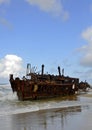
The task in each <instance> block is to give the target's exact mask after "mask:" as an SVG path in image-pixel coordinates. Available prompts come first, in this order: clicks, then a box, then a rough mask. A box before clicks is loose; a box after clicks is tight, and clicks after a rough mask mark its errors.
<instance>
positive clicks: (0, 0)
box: [0, 0, 10, 5]
mask: <svg viewBox="0 0 92 130" xmlns="http://www.w3.org/2000/svg"><path fill="white" fill-rule="evenodd" d="M9 2H10V0H0V5H1V4H7V3H9Z"/></svg>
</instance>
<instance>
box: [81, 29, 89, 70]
mask: <svg viewBox="0 0 92 130" xmlns="http://www.w3.org/2000/svg"><path fill="white" fill-rule="evenodd" d="M82 38H83V39H84V40H86V42H87V44H86V45H84V46H82V47H81V48H79V51H80V53H81V54H82V57H81V59H80V64H81V65H82V66H86V67H92V27H89V28H87V29H86V30H85V31H83V32H82Z"/></svg>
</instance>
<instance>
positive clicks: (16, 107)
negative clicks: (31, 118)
mask: <svg viewBox="0 0 92 130" xmlns="http://www.w3.org/2000/svg"><path fill="white" fill-rule="evenodd" d="M89 93H92V92H91V91H90V92H89ZM91 104H92V99H91V98H90V99H89V98H86V97H83V96H82V97H81V96H80V95H77V96H71V97H63V98H62V97H58V98H50V99H41V100H31V101H19V100H18V98H17V95H16V93H13V92H12V90H11V87H10V85H0V116H4V115H12V114H20V113H26V112H35V111H40V110H46V109H55V108H69V107H73V106H81V107H83V108H84V107H85V108H86V107H87V106H88V105H91Z"/></svg>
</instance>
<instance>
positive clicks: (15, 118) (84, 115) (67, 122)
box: [0, 94, 92, 130]
mask: <svg viewBox="0 0 92 130" xmlns="http://www.w3.org/2000/svg"><path fill="white" fill-rule="evenodd" d="M91 96H92V95H87V94H84V95H82V96H81V97H82V98H83V100H86V98H87V101H90V102H91V101H92V99H91ZM89 97H90V98H89ZM0 130H92V105H91V104H89V105H88V104H87V105H86V106H74V107H68V108H59V109H50V110H42V111H38V112H30V113H23V114H14V115H7V116H0Z"/></svg>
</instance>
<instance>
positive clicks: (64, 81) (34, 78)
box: [9, 64, 89, 101]
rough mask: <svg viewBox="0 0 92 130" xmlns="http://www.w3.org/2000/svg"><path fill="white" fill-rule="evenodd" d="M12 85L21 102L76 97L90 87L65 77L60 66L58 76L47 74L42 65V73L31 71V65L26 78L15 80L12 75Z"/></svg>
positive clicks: (77, 80)
mask: <svg viewBox="0 0 92 130" xmlns="http://www.w3.org/2000/svg"><path fill="white" fill-rule="evenodd" d="M9 81H10V85H11V88H12V91H13V92H16V93H17V96H18V99H19V100H22V101H23V100H31V99H40V98H48V97H55V96H65V95H74V94H76V93H77V92H78V90H79V89H86V88H87V87H89V84H88V83H86V82H85V83H84V82H81V83H80V82H79V78H74V77H69V76H64V69H62V74H61V69H60V66H58V75H52V74H45V73H44V65H42V69H41V73H40V74H39V73H36V72H33V71H32V70H31V65H30V64H27V73H26V76H23V78H22V79H20V78H19V77H16V78H14V76H13V74H10V79H9Z"/></svg>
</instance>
